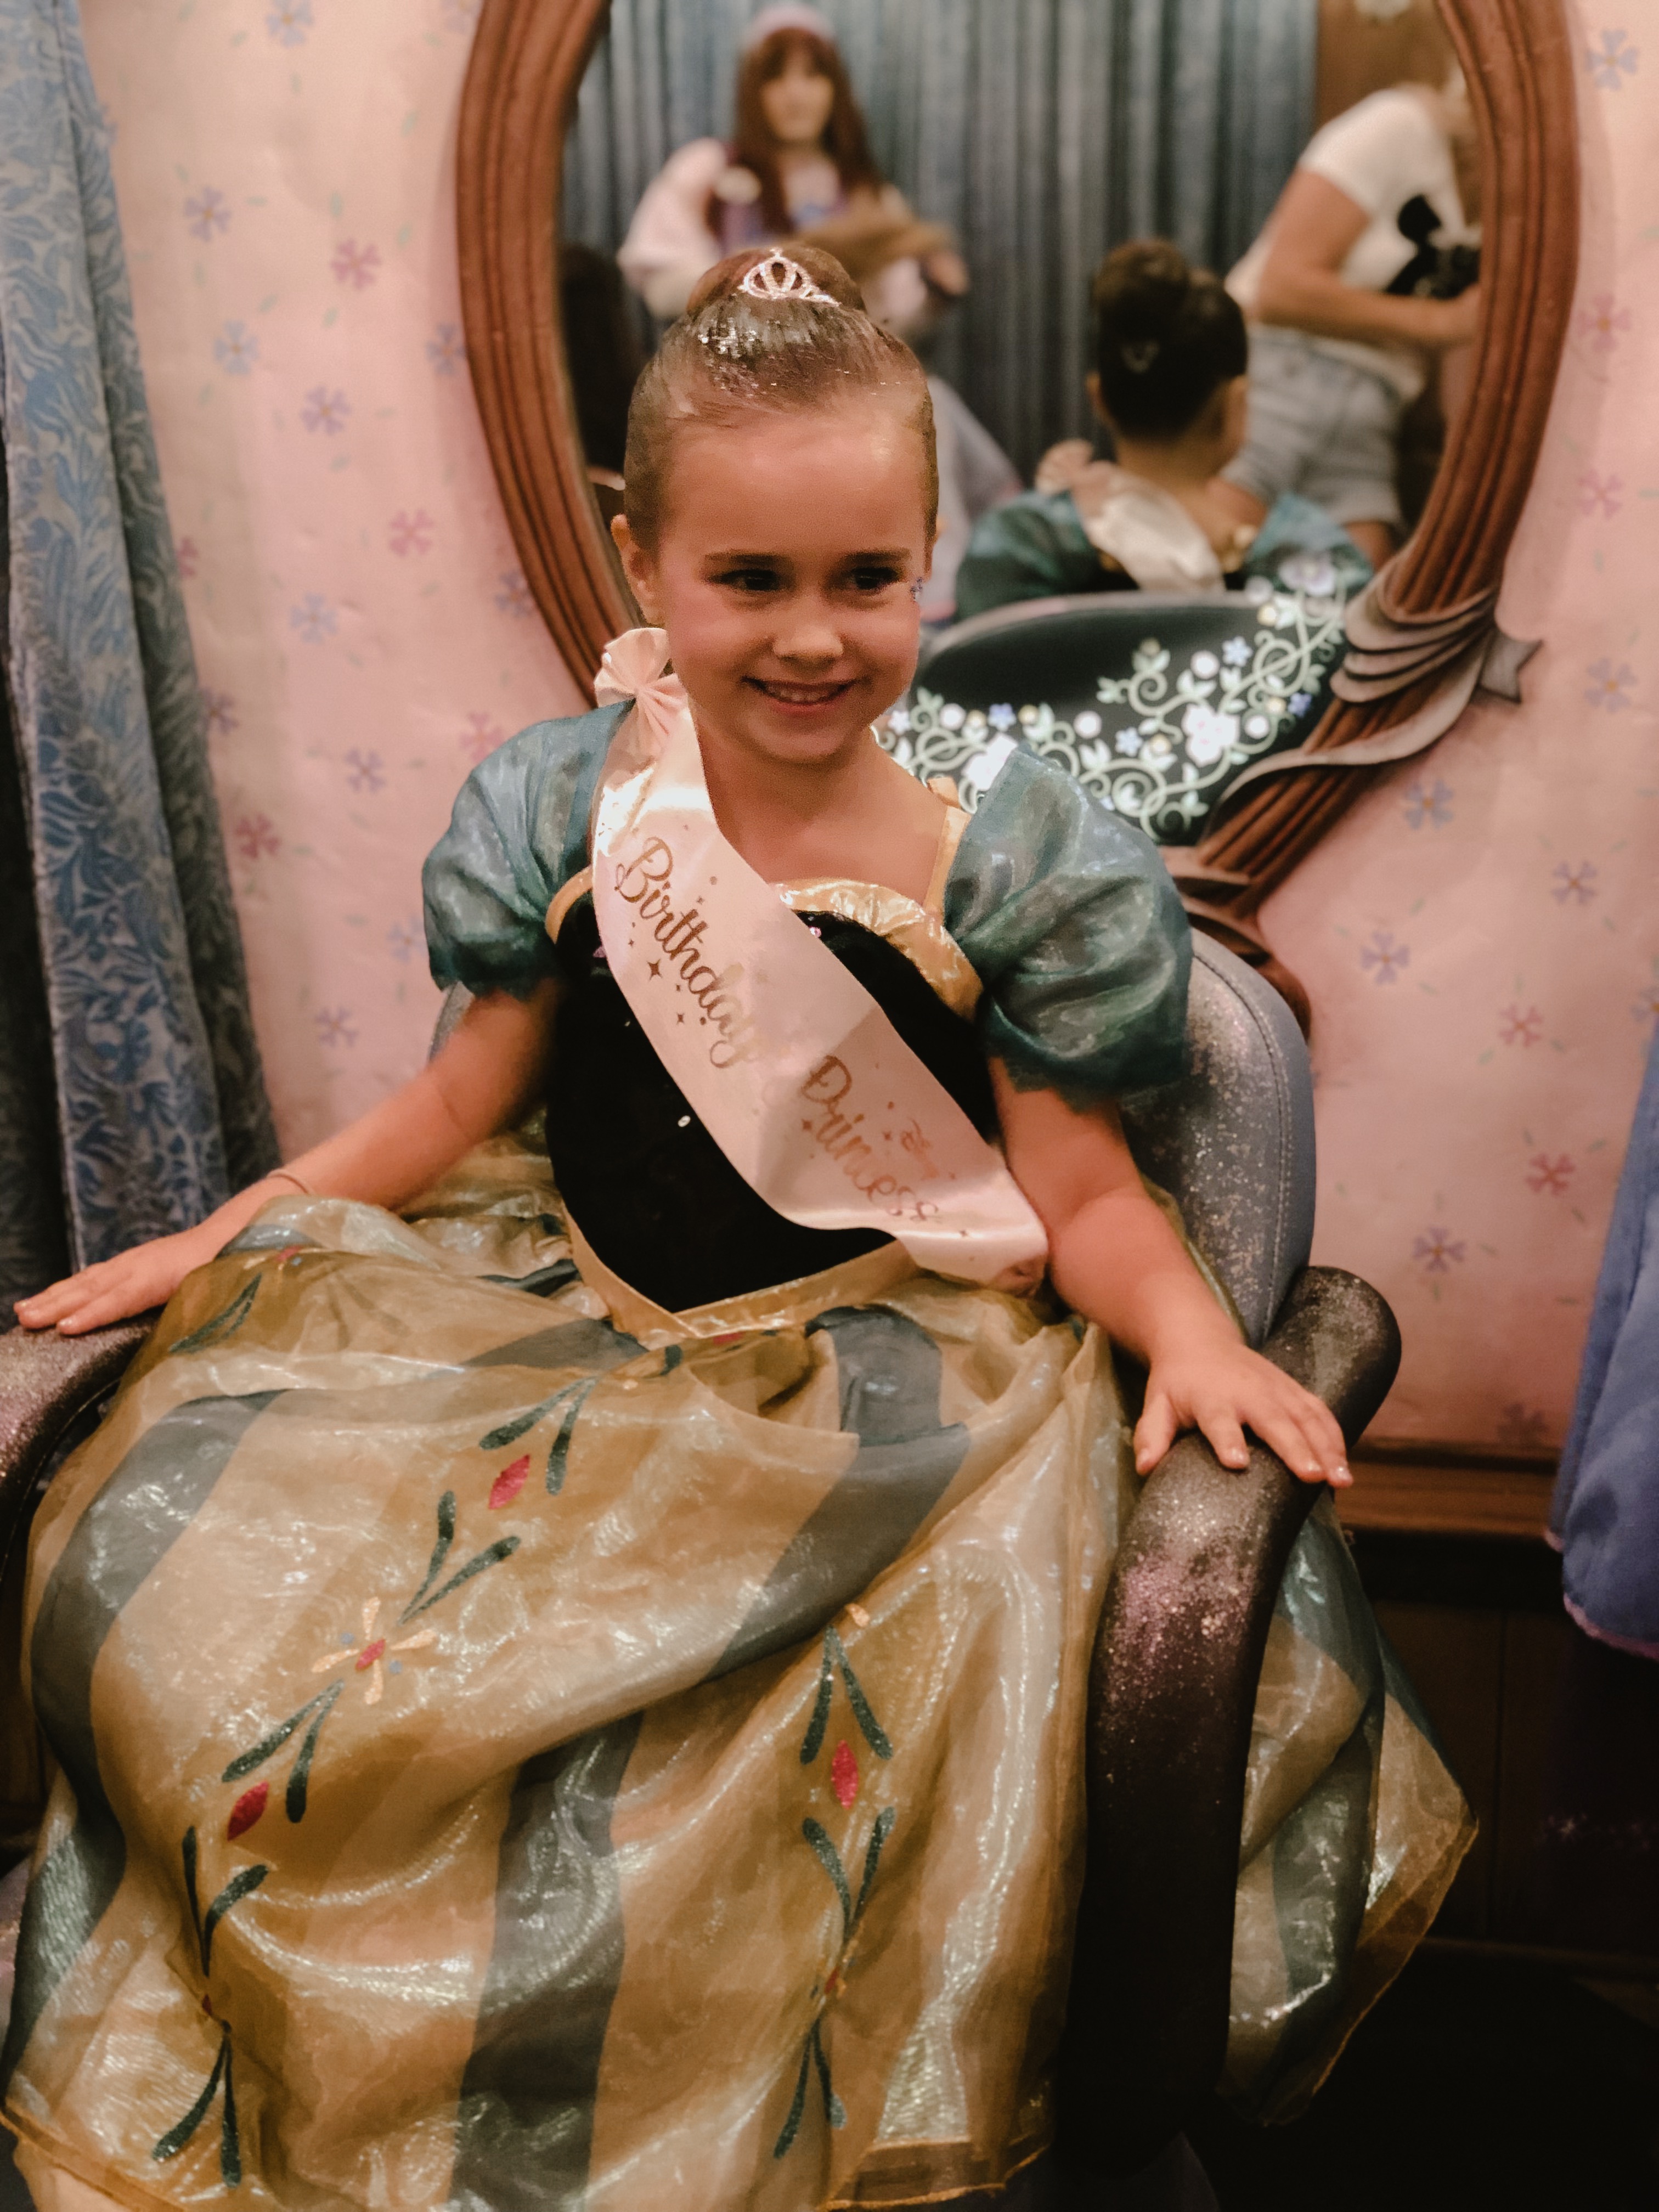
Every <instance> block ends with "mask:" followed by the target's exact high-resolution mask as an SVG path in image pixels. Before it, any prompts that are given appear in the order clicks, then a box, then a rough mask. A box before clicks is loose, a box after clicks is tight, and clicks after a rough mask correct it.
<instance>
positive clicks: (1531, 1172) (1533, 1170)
mask: <svg viewBox="0 0 1659 2212" xmlns="http://www.w3.org/2000/svg"><path fill="white" fill-rule="evenodd" d="M1576 1172H1577V1170H1576V1168H1575V1165H1574V1164H1573V1162H1572V1161H1571V1160H1570V1159H1569V1158H1568V1157H1567V1155H1566V1154H1565V1152H1558V1153H1557V1155H1556V1157H1555V1158H1553V1159H1552V1158H1550V1156H1549V1154H1548V1153H1547V1152H1534V1154H1533V1156H1532V1158H1530V1159H1529V1160H1528V1162H1527V1188H1528V1190H1535V1191H1537V1192H1539V1193H1541V1194H1542V1193H1544V1192H1547V1193H1548V1194H1549V1195H1550V1196H1551V1197H1552V1198H1559V1196H1560V1195H1561V1194H1562V1192H1563V1191H1564V1190H1565V1188H1566V1187H1567V1185H1568V1184H1569V1183H1570V1182H1571V1181H1572V1178H1573V1176H1574V1175H1575V1173H1576Z"/></svg>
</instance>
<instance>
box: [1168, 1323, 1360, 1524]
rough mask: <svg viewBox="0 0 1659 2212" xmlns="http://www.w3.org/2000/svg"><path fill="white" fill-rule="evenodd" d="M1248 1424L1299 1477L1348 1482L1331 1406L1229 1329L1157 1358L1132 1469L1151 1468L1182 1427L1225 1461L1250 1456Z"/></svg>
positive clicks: (1339, 1484) (1340, 1485) (1236, 1464)
mask: <svg viewBox="0 0 1659 2212" xmlns="http://www.w3.org/2000/svg"><path fill="white" fill-rule="evenodd" d="M1247 1428H1248V1429H1249V1430H1251V1431H1253V1432H1254V1433H1255V1435H1256V1436H1257V1437H1260V1438H1261V1442H1262V1443H1264V1444H1266V1445H1267V1449H1269V1450H1270V1451H1275V1452H1277V1453H1278V1454H1279V1457H1280V1459H1282V1460H1283V1461H1284V1462H1285V1466H1286V1467H1287V1468H1289V1469H1290V1470H1291V1474H1294V1475H1296V1476H1297V1477H1298V1478H1299V1479H1300V1480H1302V1481H1304V1482H1328V1483H1329V1484H1331V1486H1333V1488H1334V1489H1337V1490H1345V1489H1346V1488H1347V1487H1348V1486H1349V1485H1350V1484H1351V1483H1352V1480H1353V1477H1352V1474H1349V1472H1348V1463H1347V1450H1346V1446H1345V1445H1344V1443H1343V1441H1342V1431H1341V1430H1340V1428H1339V1426H1338V1425H1337V1422H1336V1418H1335V1416H1334V1414H1333V1413H1332V1412H1331V1410H1330V1408H1329V1407H1328V1406H1326V1405H1323V1404H1322V1402H1321V1401H1320V1400H1319V1399H1317V1398H1316V1397H1315V1396H1314V1395H1313V1393H1312V1392H1311V1391H1310V1390H1304V1389H1303V1387H1302V1385H1301V1384H1300V1383H1293V1382H1292V1381H1291V1377H1290V1376H1288V1375H1286V1374H1285V1373H1284V1372H1283V1370H1281V1369H1279V1368H1277V1367H1275V1366H1274V1365H1273V1362H1272V1361H1271V1360H1270V1359H1264V1358H1262V1357H1261V1353H1260V1352H1252V1351H1251V1350H1250V1348H1249V1346H1248V1345H1245V1344H1241V1343H1240V1342H1239V1340H1238V1339H1237V1337H1236V1336H1234V1335H1233V1334H1232V1333H1231V1330H1229V1331H1228V1332H1227V1333H1226V1334H1225V1336H1224V1335H1223V1334H1221V1333H1220V1332H1219V1331H1216V1332H1214V1333H1213V1334H1209V1335H1208V1338H1207V1341H1200V1342H1198V1343H1195V1344H1193V1345H1191V1346H1190V1347H1188V1346H1187V1345H1184V1344H1183V1345H1182V1346H1181V1347H1180V1348H1179V1349H1177V1350H1173V1351H1170V1352H1165V1353H1164V1355H1163V1356H1162V1357H1159V1358H1154V1359H1153V1361H1152V1366H1151V1368H1150V1370H1149V1371H1148V1373H1147V1376H1146V1408H1145V1410H1144V1411H1143V1413H1141V1416H1140V1419H1139V1422H1138V1423H1137V1424H1136V1426H1135V1472H1136V1473H1137V1474H1151V1473H1152V1469H1153V1468H1155V1467H1156V1466H1157V1465H1158V1462H1159V1460H1161V1459H1162V1458H1163V1456H1164V1453H1165V1452H1167V1451H1168V1450H1169V1449H1170V1445H1171V1444H1172V1443H1174V1442H1175V1440H1176V1437H1177V1436H1178V1435H1179V1434H1180V1432H1181V1431H1182V1429H1200V1430H1202V1431H1203V1433H1204V1435H1205V1436H1206V1437H1207V1438H1208V1439H1209V1442H1210V1443H1211V1445H1212V1448H1213V1449H1214V1451H1215V1455H1216V1457H1217V1458H1218V1460H1219V1461H1220V1462H1221V1464H1222V1465H1223V1467H1231V1468H1243V1467H1244V1466H1245V1465H1246V1464H1247V1462H1248V1461H1249V1444H1248V1443H1247V1442H1246V1440H1245V1436H1244V1431H1245V1430H1246V1429H1247Z"/></svg>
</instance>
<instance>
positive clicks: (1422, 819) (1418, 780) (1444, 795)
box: [1404, 775, 1452, 829]
mask: <svg viewBox="0 0 1659 2212" xmlns="http://www.w3.org/2000/svg"><path fill="white" fill-rule="evenodd" d="M1451 802H1452V787H1451V786H1450V785H1449V783H1442V781H1440V778H1439V777H1438V776H1436V778H1435V780H1434V781H1433V782H1432V783H1428V784H1425V782H1424V781H1423V779H1422V777H1421V776H1420V775H1419V776H1417V777H1415V778H1413V781H1411V782H1410V783H1408V784H1407V787H1406V805H1405V809H1404V811H1405V816H1406V820H1407V824H1408V825H1409V826H1410V827H1411V828H1412V829H1421V828H1422V827H1423V825H1424V823H1431V825H1432V826H1433V827H1434V828H1435V829H1439V828H1440V827H1441V826H1442V824H1443V823H1447V822H1449V821H1450V820H1451V818H1452V807H1451Z"/></svg>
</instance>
